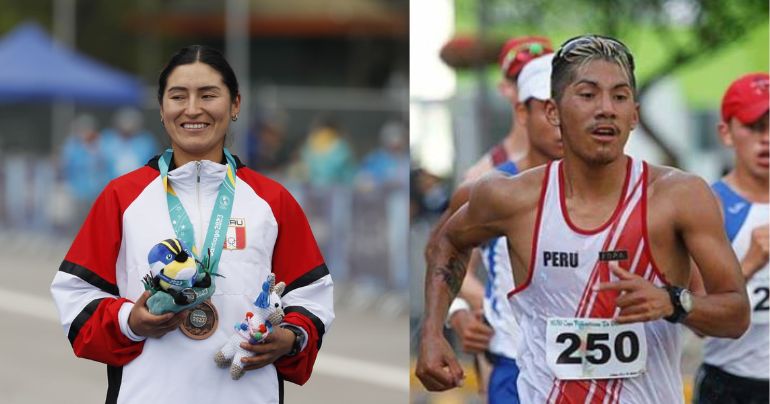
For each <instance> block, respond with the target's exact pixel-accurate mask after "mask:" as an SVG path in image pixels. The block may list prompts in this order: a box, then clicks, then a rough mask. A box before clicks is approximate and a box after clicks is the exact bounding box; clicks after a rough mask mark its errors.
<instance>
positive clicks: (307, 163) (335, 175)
mask: <svg viewBox="0 0 770 404" xmlns="http://www.w3.org/2000/svg"><path fill="white" fill-rule="evenodd" d="M301 159H302V163H303V165H304V167H305V169H306V170H307V173H306V174H307V181H308V182H309V183H310V184H311V185H313V186H316V187H324V186H329V185H349V184H351V183H352V181H353V177H354V176H355V170H356V168H355V161H354V159H353V152H352V150H351V148H350V145H349V144H348V142H347V141H346V140H345V139H343V137H342V133H341V130H340V127H339V125H338V124H337V122H336V121H335V120H334V119H333V118H331V117H328V116H323V117H320V118H318V119H317V120H316V123H315V124H314V125H313V128H312V129H311V131H310V134H309V135H308V138H307V141H306V142H305V145H304V147H303V148H302V152H301Z"/></svg>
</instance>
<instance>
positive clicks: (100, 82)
mask: <svg viewBox="0 0 770 404" xmlns="http://www.w3.org/2000/svg"><path fill="white" fill-rule="evenodd" d="M59 99H61V100H72V101H75V102H78V103H82V104H90V105H104V106H116V105H127V104H131V105H139V104H140V102H141V100H142V85H141V83H140V81H139V80H138V79H137V78H135V77H133V76H130V75H128V74H126V73H122V72H119V71H117V70H115V69H112V68H110V67H107V66H105V65H103V64H101V63H99V62H96V61H95V60H92V59H90V58H89V57H87V56H84V55H82V54H78V53H76V52H74V51H72V50H70V49H68V48H66V47H64V46H62V45H60V44H58V43H56V42H55V41H53V40H52V39H51V38H50V37H49V36H48V35H47V34H46V33H45V31H43V29H41V28H40V27H39V26H38V25H37V24H34V23H25V24H22V25H20V26H18V27H17V28H15V29H14V30H13V31H11V32H10V33H8V34H7V35H6V36H5V37H4V38H3V39H2V40H0V103H3V102H5V103H7V102H19V101H51V100H59Z"/></svg>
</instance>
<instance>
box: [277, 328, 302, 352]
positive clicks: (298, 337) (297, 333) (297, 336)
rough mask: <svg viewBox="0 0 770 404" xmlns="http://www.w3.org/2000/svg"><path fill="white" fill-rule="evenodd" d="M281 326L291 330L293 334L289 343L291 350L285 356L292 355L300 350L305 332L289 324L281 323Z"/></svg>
mask: <svg viewBox="0 0 770 404" xmlns="http://www.w3.org/2000/svg"><path fill="white" fill-rule="evenodd" d="M281 328H283V329H286V330H289V331H291V332H292V333H293V334H294V342H293V343H292V345H291V351H289V353H287V354H286V356H294V355H296V354H298V353H299V352H300V351H301V350H302V346H303V345H304V340H305V334H304V333H303V332H302V331H301V330H299V329H298V328H297V327H296V326H293V325H291V324H281Z"/></svg>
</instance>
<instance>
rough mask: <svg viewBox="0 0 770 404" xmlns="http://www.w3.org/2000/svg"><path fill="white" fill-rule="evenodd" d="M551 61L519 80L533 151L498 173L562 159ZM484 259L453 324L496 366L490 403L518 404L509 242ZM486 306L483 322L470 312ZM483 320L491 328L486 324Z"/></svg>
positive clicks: (538, 62) (497, 242) (461, 197)
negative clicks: (552, 112)
mask: <svg viewBox="0 0 770 404" xmlns="http://www.w3.org/2000/svg"><path fill="white" fill-rule="evenodd" d="M552 59H553V54H548V55H545V56H541V57H538V58H536V59H533V60H532V61H530V62H529V63H527V65H526V66H524V68H523V69H522V71H521V74H520V75H519V77H518V88H519V91H518V97H519V98H518V102H517V104H516V126H517V127H519V128H520V130H521V131H522V132H523V133H524V134H526V135H527V138H528V143H529V144H530V147H529V150H528V151H527V152H526V153H525V154H524V156H523V157H521V159H519V160H518V161H516V162H513V161H510V160H509V161H507V162H505V163H503V164H501V165H499V166H498V167H497V170H496V171H497V172H498V173H504V174H507V175H515V174H517V173H518V172H520V171H524V170H527V169H529V168H532V167H537V166H539V165H543V164H545V163H547V162H549V161H551V160H554V159H557V158H561V157H562V154H563V149H562V144H561V134H560V133H559V128H558V127H556V126H554V125H552V124H551V123H550V122H548V120H547V118H546V115H545V100H547V99H548V98H550V95H551V82H550V80H551V60H552ZM471 185H472V182H466V183H465V184H463V185H462V186H461V187H459V188H458V190H457V191H456V192H455V194H454V195H453V196H452V200H451V203H450V208H449V213H450V214H451V213H452V212H454V211H456V210H457V209H458V208H459V207H460V206H462V205H463V204H464V203H465V202H467V201H468V195H469V191H470V188H471ZM441 224H442V223H438V224H437V226H440V225H441ZM434 234H435V233H434ZM432 241H433V240H431V241H430V242H432ZM430 242H429V243H430ZM481 256H482V257H481V258H482V262H483V263H484V267H485V268H486V270H487V284H486V287H483V286H481V285H480V283H479V282H478V280H477V279H476V278H475V277H474V276H470V274H471V273H472V271H467V272H466V277H465V280H464V281H463V286H462V288H461V290H460V293H459V296H460V297H462V298H463V299H464V300H467V301H468V302H470V304H469V303H465V306H463V304H462V303H459V304H458V303H457V302H458V301H460V298H459V297H458V298H457V299H455V301H454V302H453V303H452V306H451V307H450V310H449V315H448V318H449V324H450V325H451V326H452V328H454V330H455V331H456V332H457V333H458V336H459V337H460V340H461V343H462V346H463V350H464V351H466V352H468V353H476V354H478V353H486V354H487V358H488V359H489V361H490V362H491V363H492V365H493V366H494V368H493V370H492V374H491V376H490V378H489V386H488V389H487V393H488V403H490V404H495V403H506V404H511V403H517V402H518V395H517V394H516V377H517V375H518V367H517V366H516V345H517V344H518V325H517V324H516V319H515V317H514V313H513V312H512V310H511V307H510V305H509V303H508V301H507V300H508V299H507V293H508V291H510V290H511V289H513V286H514V285H513V279H512V275H511V267H510V259H509V257H508V248H507V242H506V240H505V238H504V237H500V238H497V239H494V240H490V241H489V242H488V243H486V244H485V245H484V246H483V248H482V253H481ZM470 268H474V266H473V265H471V266H470ZM474 283H475V284H478V285H479V286H476V288H478V289H481V291H480V293H474V291H473V290H469V289H471V288H472V287H473V286H471V287H469V284H471V285H473V284H474ZM481 307H483V319H479V318H478V317H477V316H475V315H474V314H473V312H472V311H471V310H469V309H471V308H473V309H476V308H481ZM484 320H485V322H486V323H488V324H489V326H491V328H490V327H489V326H487V325H486V324H484V323H483V322H482V321H484ZM493 330H494V331H493Z"/></svg>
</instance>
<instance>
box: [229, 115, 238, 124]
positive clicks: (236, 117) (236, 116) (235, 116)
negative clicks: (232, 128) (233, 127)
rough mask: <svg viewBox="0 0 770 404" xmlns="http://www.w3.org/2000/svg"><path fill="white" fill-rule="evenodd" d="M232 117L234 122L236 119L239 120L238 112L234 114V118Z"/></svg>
mask: <svg viewBox="0 0 770 404" xmlns="http://www.w3.org/2000/svg"><path fill="white" fill-rule="evenodd" d="M230 119H231V120H232V121H233V122H235V121H237V120H238V115H237V114H236V115H233V117H232V118H230Z"/></svg>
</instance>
